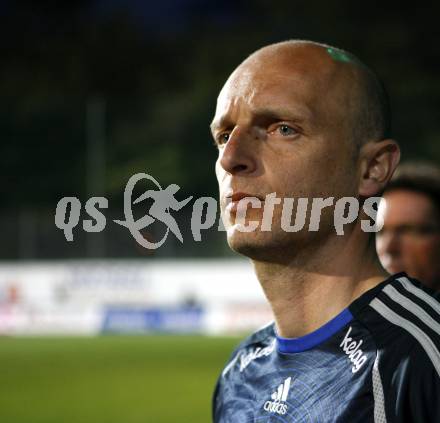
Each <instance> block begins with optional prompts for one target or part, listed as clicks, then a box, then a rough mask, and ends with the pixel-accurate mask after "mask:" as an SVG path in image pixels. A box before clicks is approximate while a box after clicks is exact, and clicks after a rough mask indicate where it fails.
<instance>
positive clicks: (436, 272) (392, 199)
mask: <svg viewBox="0 0 440 423" xmlns="http://www.w3.org/2000/svg"><path fill="white" fill-rule="evenodd" d="M384 198H385V200H386V203H384V206H383V207H380V210H381V215H382V219H383V224H384V226H383V229H382V230H381V231H380V232H378V233H377V235H376V247H377V252H378V254H379V258H380V260H381V262H382V265H383V266H384V267H385V269H387V270H388V272H390V273H396V272H402V271H405V272H406V273H408V275H410V276H412V277H414V278H416V279H418V280H420V281H421V282H423V283H424V284H425V285H427V286H429V287H430V288H432V289H435V290H440V169H439V168H437V167H436V166H434V165H432V164H429V163H405V164H404V165H401V166H399V168H398V169H397V171H396V173H395V174H394V175H393V178H392V179H391V182H390V183H389V184H388V186H387V188H386V190H385V194H384Z"/></svg>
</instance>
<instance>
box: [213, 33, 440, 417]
mask: <svg viewBox="0 0 440 423" xmlns="http://www.w3.org/2000/svg"><path fill="white" fill-rule="evenodd" d="M211 129H212V133H213V137H214V139H215V141H216V143H217V145H218V150H219V156H218V160H217V163H216V174H217V179H218V181H219V185H220V202H221V208H222V213H223V216H224V217H223V218H224V223H225V227H226V229H227V238H228V243H229V245H230V247H231V248H232V249H234V250H235V251H237V252H239V253H241V254H244V255H246V256H247V257H249V258H250V259H251V260H252V262H253V264H254V268H255V272H256V274H257V277H258V279H259V281H260V283H261V285H262V287H263V290H264V293H265V295H266V297H267V299H268V301H269V303H270V305H271V307H272V310H273V314H274V318H275V322H274V323H273V324H271V325H269V326H267V327H265V328H263V329H262V330H260V331H258V332H256V333H255V334H253V335H252V336H251V337H249V338H248V339H247V340H245V341H244V342H243V343H241V344H240V346H239V347H238V348H237V350H236V351H235V352H234V353H233V354H232V357H231V360H230V361H229V363H228V364H227V365H226V367H225V369H224V370H223V372H222V375H221V376H220V378H219V381H218V384H217V388H216V391H215V394H214V403H213V417H214V421H215V422H216V423H226V422H228V423H232V422H234V423H235V422H237V423H245V422H257V421H258V422H269V421H273V422H275V421H279V422H313V423H317V422H349V423H355V422H363V423H364V422H373V421H374V422H439V421H440V405H439V401H438V398H439V396H440V377H439V373H440V353H439V344H440V335H439V334H440V330H439V328H440V315H439V311H440V305H439V304H438V303H437V302H436V301H435V300H434V299H433V298H432V297H431V296H430V295H428V294H426V293H425V292H424V291H423V290H422V289H419V288H418V287H417V286H416V285H415V284H414V283H413V282H411V281H410V280H409V279H408V278H407V277H406V276H405V274H399V275H396V276H395V277H394V278H389V277H388V275H387V273H386V272H385V270H384V269H383V268H382V266H381V264H380V262H379V260H378V258H377V255H376V252H375V248H374V247H375V246H374V241H373V240H372V238H371V233H367V232H365V230H364V229H363V228H365V226H363V222H362V220H363V219H361V218H362V217H365V213H364V212H361V215H360V216H359V219H357V220H355V221H353V223H351V224H350V225H348V226H346V227H345V231H344V234H343V235H338V234H337V233H336V231H335V220H334V212H335V211H336V206H335V207H334V210H333V207H331V201H330V202H328V201H327V200H328V199H331V200H336V199H344V198H354V199H357V200H359V203H360V204H361V206H362V204H364V203H366V202H367V201H368V198H369V197H372V196H376V195H377V194H378V193H380V192H382V191H383V189H384V187H385V185H386V184H387V182H388V180H389V179H390V178H391V175H392V173H393V171H394V169H395V167H396V165H397V163H398V161H399V148H398V145H397V143H396V142H395V141H393V140H392V139H390V138H389V112H388V108H387V100H386V95H385V92H384V91H383V88H382V86H381V84H380V83H379V82H378V80H377V78H376V77H375V76H374V74H373V73H372V72H371V71H370V70H368V69H367V68H366V67H365V66H364V65H363V64H362V63H361V62H360V61H359V60H358V59H356V58H355V57H354V56H352V55H351V54H349V53H347V52H344V51H342V50H339V49H336V48H333V47H330V46H326V45H322V44H317V43H313V42H307V41H289V42H284V43H279V44H275V45H270V46H268V47H265V48H263V49H261V50H259V51H257V52H256V53H254V54H253V55H251V56H250V57H249V58H247V59H246V60H245V61H244V62H243V63H242V64H241V65H240V66H238V68H237V69H236V70H235V71H234V72H233V73H232V75H231V76H230V77H229V79H228V80H227V82H226V84H225V85H224V87H223V89H222V90H221V92H220V95H219V97H218V101H217V109H216V113H215V117H214V120H213V122H212V125H211ZM272 193H276V197H277V198H280V199H282V200H286V199H288V198H294V199H301V198H302V199H303V198H308V199H317V201H316V204H321V205H330V207H322V208H321V210H320V220H319V230H316V216H315V217H313V216H312V214H313V212H311V213H310V215H307V222H306V225H305V226H304V227H303V229H301V230H298V231H290V232H288V231H286V230H284V229H283V222H282V215H283V212H282V208H283V206H282V204H281V203H276V202H275V201H274V202H272V203H273V204H272V206H273V213H272V219H271V223H272V226H271V230H266V228H265V229H264V230H263V224H266V223H267V219H266V216H265V211H264V210H263V208H258V207H257V206H258V204H257V205H255V202H260V203H261V204H263V205H264V206H265V207H264V208H268V209H270V207H266V206H268V204H267V203H268V201H267V199H268V195H269V194H272ZM320 199H321V200H320ZM322 199H324V200H322ZM326 199H327V200H326ZM251 200H252V201H253V202H254V204H252V207H251ZM254 200H255V201H254ZM313 201H315V200H313ZM243 204H244V205H245V206H246V205H247V207H245V212H246V214H245V216H244V219H243V218H242V217H243V215H242V214H240V213H241V212H242V211H243V207H242V206H243ZM298 208H299V200H298ZM362 210H363V209H362ZM269 214H270V213H269ZM367 214H368V213H367ZM255 222H257V223H258V224H259V226H258V227H257V228H256V230H253V231H247V228H248V227H250V226H251V224H252V223H255ZM284 227H285V225H284ZM308 228H311V229H312V230H311V231H309V230H308ZM387 278H388V279H387ZM237 283H239V281H237Z"/></svg>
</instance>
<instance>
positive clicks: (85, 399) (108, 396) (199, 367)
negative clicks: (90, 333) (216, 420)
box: [0, 335, 238, 423]
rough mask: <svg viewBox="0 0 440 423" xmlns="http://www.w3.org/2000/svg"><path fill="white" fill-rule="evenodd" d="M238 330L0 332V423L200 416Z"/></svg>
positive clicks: (207, 410)
mask: <svg viewBox="0 0 440 423" xmlns="http://www.w3.org/2000/svg"><path fill="white" fill-rule="evenodd" d="M237 342H238V339H237V338H211V337H201V336H165V335H164V336H101V337H94V338H0V422H1V423H100V422H103V423H141V422H142V423H171V422H173V423H204V422H210V421H211V396H212V391H213V388H214V384H215V381H216V379H217V376H218V374H219V372H220V370H221V368H222V367H223V365H224V363H225V361H226V360H227V359H228V357H229V355H230V353H231V351H232V348H233V347H234V346H235V345H236V344H237Z"/></svg>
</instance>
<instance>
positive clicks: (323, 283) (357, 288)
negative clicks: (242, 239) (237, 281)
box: [254, 236, 388, 338]
mask: <svg viewBox="0 0 440 423" xmlns="http://www.w3.org/2000/svg"><path fill="white" fill-rule="evenodd" d="M358 238H359V237H357V236H353V237H352V239H350V240H349V242H347V239H345V240H343V239H342V238H339V239H333V240H331V242H327V243H326V244H324V245H322V246H320V247H319V249H318V250H317V251H315V252H314V254H313V255H310V257H312V258H311V259H310V258H309V259H308V260H306V258H305V257H301V258H298V257H296V258H293V259H292V260H291V262H289V263H287V264H279V263H270V262H264V261H254V267H255V271H256V274H257V277H258V279H259V281H260V283H261V285H262V288H263V290H264V292H265V294H266V297H267V299H268V301H269V303H270V305H271V307H272V310H273V313H274V316H275V322H276V325H277V331H278V334H279V335H280V336H282V337H284V338H296V337H299V336H303V335H306V334H308V333H310V332H313V331H314V330H316V329H318V328H319V327H321V326H322V325H324V324H325V323H326V322H328V321H329V320H331V319H332V318H333V317H335V316H336V315H337V314H339V313H340V312H341V311H342V310H343V309H344V308H346V307H347V306H348V305H350V304H351V303H352V302H353V301H354V300H355V299H356V298H358V297H359V296H361V295H362V294H363V293H364V292H366V291H368V290H369V289H371V288H373V287H374V286H376V285H377V284H379V283H380V282H382V281H383V280H385V279H386V278H387V276H388V275H387V274H386V272H385V271H384V270H383V268H382V266H381V265H380V263H379V261H378V259H377V256H376V253H375V250H374V245H371V242H370V243H369V244H368V242H364V243H363V244H362V243H359V242H358V243H356V241H359V239H358ZM313 261H315V262H313ZM298 263H301V266H299V265H298Z"/></svg>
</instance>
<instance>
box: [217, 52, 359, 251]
mask: <svg viewBox="0 0 440 423" xmlns="http://www.w3.org/2000/svg"><path fill="white" fill-rule="evenodd" d="M323 55H325V52H324V53H321V52H319V54H318V53H317V51H316V48H315V49H312V51H309V49H299V50H298V54H296V55H291V56H290V57H289V58H288V60H287V59H278V58H277V57H276V56H273V57H266V58H264V60H261V61H258V60H255V61H251V62H250V63H245V64H244V65H241V66H240V67H239V68H238V69H237V70H236V71H235V72H234V73H233V74H232V75H231V77H230V78H229V80H228V81H227V83H226V84H225V86H224V87H223V89H222V91H221V93H220V95H219V98H218V102H217V109H216V113H215V117H214V121H213V124H212V132H213V136H214V138H215V140H216V143H217V145H218V148H219V156H218V160H217V163H216V174H217V179H218V182H219V186H220V204H221V209H222V213H223V215H224V220H225V226H226V228H227V234H228V242H229V244H230V246H231V248H233V249H234V250H236V251H238V252H240V253H243V254H245V255H247V256H249V257H251V258H258V257H259V258H264V257H267V254H270V251H272V252H273V253H274V254H275V255H277V254H278V255H279V254H280V252H283V253H284V254H285V255H289V250H286V248H294V249H295V248H301V249H306V248H307V247H309V246H310V245H311V244H312V243H313V240H317V239H320V237H322V236H328V233H329V232H330V231H333V233H334V227H333V213H332V212H331V213H330V210H329V209H327V210H326V209H324V210H323V212H322V214H321V222H320V231H319V233H316V232H315V233H310V232H307V231H306V230H304V231H300V232H298V233H287V232H285V231H283V230H282V229H281V227H280V219H281V210H282V205H277V206H275V210H274V217H273V220H272V230H271V231H270V232H263V231H261V230H258V229H257V230H256V231H253V232H250V233H244V232H241V231H240V230H239V227H238V224H237V223H236V221H235V220H236V209H235V207H234V206H233V207H231V205H229V206H228V203H229V202H230V197H231V196H232V195H234V194H240V193H241V194H242V196H243V195H244V196H250V197H258V198H260V199H261V200H264V198H265V196H266V195H267V194H270V193H273V192H275V193H276V196H277V197H278V198H281V199H284V198H295V199H298V198H309V211H310V204H311V199H312V198H315V197H319V198H327V197H335V198H339V197H343V196H357V169H356V163H355V160H354V158H353V157H354V150H353V149H354V147H353V144H352V141H351V139H350V134H351V131H350V128H351V126H350V125H351V122H349V119H350V116H349V112H348V110H346V109H344V107H343V104H344V103H345V102H346V98H345V91H346V89H345V85H344V82H343V80H342V78H341V72H340V71H339V70H338V67H337V66H336V65H334V64H333V63H332V61H331V59H330V58H329V57H325V56H323ZM234 198H235V197H233V199H234ZM234 204H235V206H236V203H232V205H234ZM294 204H295V205H296V200H295V203H294ZM262 205H263V206H264V202H263V203H262ZM295 210H296V209H295V206H294V208H293V216H292V224H293V222H294V219H295ZM262 215H263V208H261V209H254V208H251V207H248V208H247V214H246V216H247V218H248V220H250V221H257V222H260V223H261V220H262ZM306 227H307V224H306ZM290 251H291V250H290Z"/></svg>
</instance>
